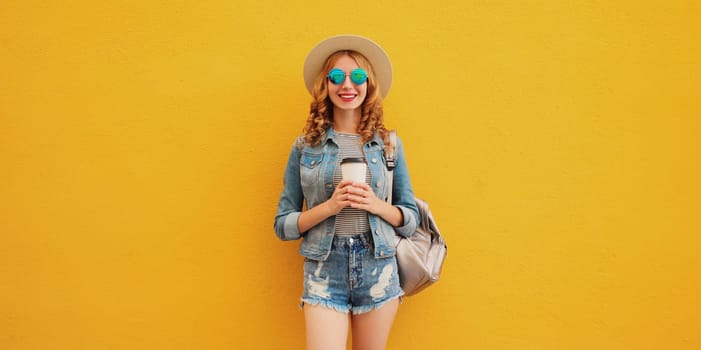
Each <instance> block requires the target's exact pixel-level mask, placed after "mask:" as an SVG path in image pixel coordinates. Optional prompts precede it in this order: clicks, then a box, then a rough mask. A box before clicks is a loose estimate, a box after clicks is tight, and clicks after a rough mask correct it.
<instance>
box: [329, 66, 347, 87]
mask: <svg viewBox="0 0 701 350" xmlns="http://www.w3.org/2000/svg"><path fill="white" fill-rule="evenodd" d="M345 79H346V73H344V72H343V71H342V70H340V69H338V68H334V69H332V70H331V71H330V72H329V80H330V81H331V82H332V83H334V84H335V85H338V84H340V83H342V82H343V81H344V80H345Z"/></svg>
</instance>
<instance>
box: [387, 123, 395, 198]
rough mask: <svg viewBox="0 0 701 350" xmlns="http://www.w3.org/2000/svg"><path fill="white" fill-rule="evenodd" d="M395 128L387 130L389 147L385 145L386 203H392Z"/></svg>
mask: <svg viewBox="0 0 701 350" xmlns="http://www.w3.org/2000/svg"><path fill="white" fill-rule="evenodd" d="M396 150H397V130H390V131H389V147H385V161H386V162H387V184H388V185H389V195H388V196H387V203H389V204H392V188H393V187H392V185H393V180H394V167H395V165H396V160H397V158H396V156H397V152H396Z"/></svg>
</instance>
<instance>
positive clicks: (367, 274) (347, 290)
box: [302, 233, 404, 314]
mask: <svg viewBox="0 0 701 350" xmlns="http://www.w3.org/2000/svg"><path fill="white" fill-rule="evenodd" d="M371 239H372V236H371V235H370V234H369V233H367V234H365V235H354V236H339V235H337V236H335V237H334V239H333V245H332V247H331V253H330V255H329V257H328V258H327V259H326V261H316V260H311V259H308V258H305V260H304V292H303V295H302V305H304V304H305V303H306V304H310V305H321V306H323V307H326V308H330V309H333V310H336V311H338V312H343V313H348V312H352V313H353V314H361V313H365V312H369V311H372V310H373V309H377V308H379V307H381V306H383V305H384V304H386V303H387V302H389V301H392V300H393V299H396V298H399V297H401V296H402V295H404V292H403V291H402V289H401V287H400V286H399V275H398V274H397V260H396V259H395V257H389V258H382V259H375V256H374V254H373V244H372V241H371Z"/></svg>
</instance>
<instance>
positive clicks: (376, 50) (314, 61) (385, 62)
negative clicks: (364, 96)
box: [304, 35, 392, 98]
mask: <svg viewBox="0 0 701 350" xmlns="http://www.w3.org/2000/svg"><path fill="white" fill-rule="evenodd" d="M342 50H352V51H357V52H359V53H361V54H362V55H363V56H365V58H367V59H368V61H370V64H372V69H373V71H374V72H375V77H376V78H377V80H378V81H379V84H380V94H381V95H382V97H383V98H384V97H387V93H389V88H390V86H392V62H390V60H389V56H387V53H386V52H385V50H383V49H382V47H380V45H378V44H377V43H375V42H374V41H372V40H370V39H368V38H365V37H362V36H359V35H336V36H332V37H330V38H328V39H325V40H323V41H321V42H320V43H318V44H317V45H316V46H315V47H314V48H313V49H312V50H311V51H309V54H308V55H307V59H306V60H305V61H304V83H305V84H306V85H307V90H309V92H311V91H312V88H313V86H314V79H316V77H317V76H318V75H319V72H320V71H321V69H322V66H323V64H324V62H326V59H327V58H328V57H329V56H330V55H331V54H333V53H334V52H336V51H342Z"/></svg>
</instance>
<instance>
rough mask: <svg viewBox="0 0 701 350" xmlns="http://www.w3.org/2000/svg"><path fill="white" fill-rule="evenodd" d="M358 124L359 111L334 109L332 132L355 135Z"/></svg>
mask: <svg viewBox="0 0 701 350" xmlns="http://www.w3.org/2000/svg"><path fill="white" fill-rule="evenodd" d="M358 124H360V109H355V110H352V111H347V110H339V109H334V111H333V128H334V130H336V131H338V132H342V133H347V134H357V133H358Z"/></svg>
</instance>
